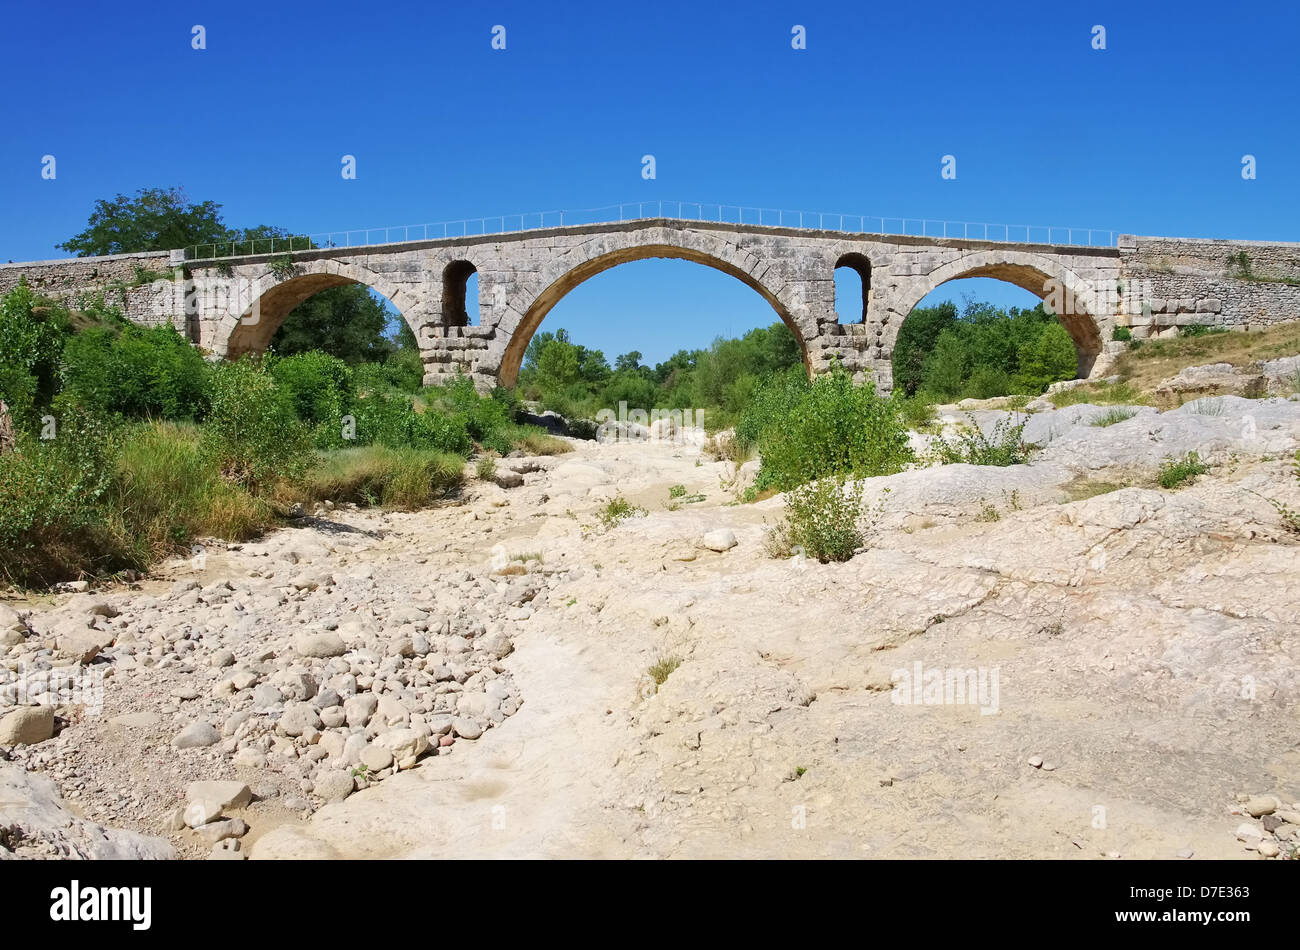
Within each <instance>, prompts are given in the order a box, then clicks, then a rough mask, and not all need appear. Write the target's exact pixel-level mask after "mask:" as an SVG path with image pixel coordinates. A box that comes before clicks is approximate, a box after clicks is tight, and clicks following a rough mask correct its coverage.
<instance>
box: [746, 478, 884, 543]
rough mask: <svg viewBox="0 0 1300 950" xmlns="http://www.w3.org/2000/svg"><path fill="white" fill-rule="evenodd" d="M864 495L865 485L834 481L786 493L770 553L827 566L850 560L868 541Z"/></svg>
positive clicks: (770, 536) (825, 480) (769, 540)
mask: <svg viewBox="0 0 1300 950" xmlns="http://www.w3.org/2000/svg"><path fill="white" fill-rule="evenodd" d="M862 492H863V486H862V483H861V482H846V481H845V479H843V478H833V477H832V478H820V479H817V480H816V481H812V482H809V483H808V484H806V485H801V486H799V487H798V488H794V489H792V490H791V491H788V492H786V495H785V516H784V518H783V520H782V521H781V522H779V523H778V524H777V525H776V526H775V527H774V528H772V529H771V530H770V531H769V532H768V535H767V538H766V541H765V546H766V548H767V552H768V553H769V554H770V555H772V556H773V557H789V556H790V555H792V554H803V555H805V556H807V557H811V558H815V559H816V560H818V561H820V562H821V563H823V564H826V563H828V562H830V561H847V560H849V559H850V558H851V557H853V555H854V553H855V552H856V551H857V550H858V549H859V548H860V547H862V544H863V541H864V539H865V537H866V534H865V530H864V526H863V518H864V511H863V506H862ZM879 512H880V509H877V510H876V512H875V516H876V518H878V517H879Z"/></svg>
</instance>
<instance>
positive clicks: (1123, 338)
mask: <svg viewBox="0 0 1300 950" xmlns="http://www.w3.org/2000/svg"><path fill="white" fill-rule="evenodd" d="M1110 338H1111V339H1112V340H1116V341H1118V342H1120V343H1129V342H1132V340H1133V331H1132V330H1130V329H1129V328H1128V327H1115V329H1114V330H1112V331H1111V334H1110Z"/></svg>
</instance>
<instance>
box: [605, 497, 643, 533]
mask: <svg viewBox="0 0 1300 950" xmlns="http://www.w3.org/2000/svg"><path fill="white" fill-rule="evenodd" d="M645 514H646V510H645V509H644V508H642V507H641V506H640V505H634V504H632V503H631V502H630V501H628V500H627V499H626V498H624V497H623V496H622V495H616V496H614V497H613V498H611V499H610V500H609V501H608V502H606V504H605V507H603V508H601V509H600V510H599V511H598V512H597V514H596V518H597V520H598V521H599V522H600V526H601V527H602V528H604V529H605V530H606V531H609V530H611V529H613V528H617V527H618V526H619V525H620V524H622V523H623V522H624V521H626V520H627V519H628V518H639V517H643V516H644V515H645Z"/></svg>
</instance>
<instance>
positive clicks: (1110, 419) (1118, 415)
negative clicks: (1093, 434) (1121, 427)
mask: <svg viewBox="0 0 1300 950" xmlns="http://www.w3.org/2000/svg"><path fill="white" fill-rule="evenodd" d="M1136 415H1137V410H1136V409H1128V408H1125V407H1117V408H1115V409H1109V410H1107V411H1106V412H1104V413H1102V414H1101V415H1100V416H1098V417H1097V418H1096V419H1093V420H1092V423H1091V425H1093V426H1095V427H1097V428H1099V429H1104V428H1106V427H1108V426H1113V425H1116V424H1117V423H1120V422H1127V421H1128V420H1129V419H1132V418H1133V417H1134V416H1136Z"/></svg>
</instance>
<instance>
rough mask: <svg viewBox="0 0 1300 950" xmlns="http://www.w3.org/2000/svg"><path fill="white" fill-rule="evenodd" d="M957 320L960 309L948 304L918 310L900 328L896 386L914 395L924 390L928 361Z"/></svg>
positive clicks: (895, 349)
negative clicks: (936, 345)
mask: <svg viewBox="0 0 1300 950" xmlns="http://www.w3.org/2000/svg"><path fill="white" fill-rule="evenodd" d="M956 321H957V307H956V305H954V304H953V303H952V301H948V300H946V301H944V302H943V303H941V304H939V305H938V306H937V307H917V308H916V309H915V310H913V311H912V312H911V313H910V314H908V316H907V319H905V320H904V321H903V325H902V326H901V327H899V328H898V340H897V341H896V342H895V344H894V386H895V387H897V388H898V389H900V390H902V391H903V393H904V394H905V395H908V396H911V395H913V394H914V393H915V392H916V391H917V390H918V389H921V388H923V382H924V379H925V364H926V359H927V358H928V357H929V355H930V353H931V352H932V351H933V350H934V347H935V344H936V343H937V342H938V341H939V335H940V334H941V333H943V331H944V330H947V329H950V328H951V327H952V325H953V324H954V323H955V322H956Z"/></svg>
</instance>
